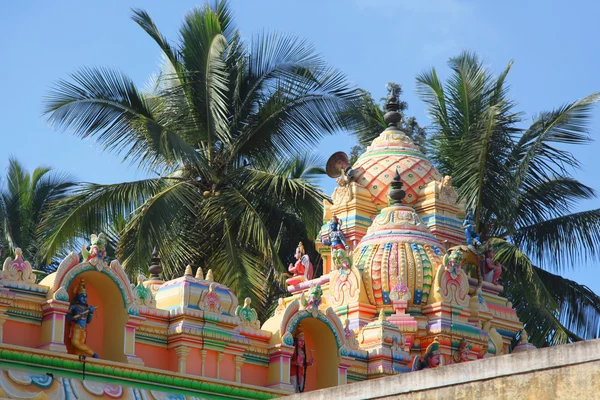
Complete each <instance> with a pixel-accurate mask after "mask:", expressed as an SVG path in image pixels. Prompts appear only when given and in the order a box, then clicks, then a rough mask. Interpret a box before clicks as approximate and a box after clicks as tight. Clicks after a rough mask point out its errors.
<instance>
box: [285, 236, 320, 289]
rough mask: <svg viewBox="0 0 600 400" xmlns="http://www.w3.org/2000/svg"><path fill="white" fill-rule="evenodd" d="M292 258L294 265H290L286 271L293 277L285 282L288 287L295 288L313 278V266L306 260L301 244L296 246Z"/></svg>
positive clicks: (306, 256) (306, 255)
mask: <svg viewBox="0 0 600 400" xmlns="http://www.w3.org/2000/svg"><path fill="white" fill-rule="evenodd" d="M294 257H295V258H296V263H295V264H290V266H289V268H288V271H289V272H291V273H292V274H294V276H292V277H291V278H289V279H287V280H286V281H285V282H286V283H287V284H288V285H289V286H295V285H297V284H299V283H301V282H304V281H309V280H311V279H312V278H313V265H312V263H311V262H310V259H309V258H308V254H306V253H305V252H304V245H303V244H302V242H300V243H299V244H298V247H297V248H296V253H295V255H294ZM288 276H289V275H288Z"/></svg>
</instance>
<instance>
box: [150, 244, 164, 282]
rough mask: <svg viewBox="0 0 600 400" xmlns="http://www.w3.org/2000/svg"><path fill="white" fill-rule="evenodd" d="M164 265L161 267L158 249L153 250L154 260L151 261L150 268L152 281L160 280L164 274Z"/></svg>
mask: <svg viewBox="0 0 600 400" xmlns="http://www.w3.org/2000/svg"><path fill="white" fill-rule="evenodd" d="M162 270H163V268H162V265H160V258H159V257H158V250H157V249H156V247H155V248H154V250H152V259H151V261H150V267H149V268H148V272H150V274H151V277H150V279H160V274H161V273H162Z"/></svg>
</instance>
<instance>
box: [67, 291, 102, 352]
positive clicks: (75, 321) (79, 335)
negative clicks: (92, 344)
mask: <svg viewBox="0 0 600 400" xmlns="http://www.w3.org/2000/svg"><path fill="white" fill-rule="evenodd" d="M96 308H97V307H94V306H90V305H88V303H87V290H86V287H85V281H84V280H83V279H82V280H80V281H79V286H78V287H77V291H76V292H75V299H74V301H73V304H71V307H69V312H68V313H67V320H69V321H71V322H72V324H71V333H70V335H69V337H70V338H71V344H72V345H73V347H75V349H76V354H77V355H82V356H92V357H94V358H98V354H96V352H94V350H92V349H90V348H89V347H88V345H87V344H85V341H86V338H87V328H88V325H89V324H90V323H91V322H92V318H93V316H94V311H95V309H96Z"/></svg>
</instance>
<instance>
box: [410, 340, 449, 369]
mask: <svg viewBox="0 0 600 400" xmlns="http://www.w3.org/2000/svg"><path fill="white" fill-rule="evenodd" d="M441 356H442V353H441V352H440V342H439V339H438V338H437V337H436V338H434V339H433V342H431V344H430V345H429V346H427V349H426V350H425V355H424V356H423V359H422V360H421V357H419V356H416V357H415V359H414V360H413V365H412V371H420V370H422V369H427V368H437V367H439V366H440V362H441Z"/></svg>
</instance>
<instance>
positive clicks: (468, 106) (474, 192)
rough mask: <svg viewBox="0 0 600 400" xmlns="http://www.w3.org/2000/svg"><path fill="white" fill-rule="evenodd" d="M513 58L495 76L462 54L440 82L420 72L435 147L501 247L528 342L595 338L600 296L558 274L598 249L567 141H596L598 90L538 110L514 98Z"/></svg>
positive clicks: (596, 220)
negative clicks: (590, 130)
mask: <svg viewBox="0 0 600 400" xmlns="http://www.w3.org/2000/svg"><path fill="white" fill-rule="evenodd" d="M511 65H512V62H511V63H509V64H508V66H507V67H506V69H505V70H504V71H503V72H502V73H501V74H500V75H499V76H498V77H496V78H495V77H493V76H492V75H491V74H490V72H489V71H488V70H487V69H486V68H485V66H484V65H483V63H482V61H481V60H480V59H479V58H478V57H477V56H476V55H475V54H472V53H469V52H464V53H462V54H460V55H459V56H458V57H456V58H452V59H450V61H449V66H450V69H451V71H452V72H451V74H450V77H449V78H448V79H447V81H446V82H445V83H442V82H441V81H440V79H439V77H438V74H437V71H436V70H435V69H431V70H429V71H426V72H424V73H422V74H420V75H419V76H418V77H417V84H418V90H419V92H420V95H421V98H422V99H423V100H424V101H425V102H426V103H427V105H428V107H429V114H430V116H431V117H432V118H433V121H434V127H433V128H434V134H433V137H432V141H431V144H432V145H431V148H430V153H431V154H432V155H433V159H434V160H435V163H436V164H437V166H438V168H439V169H440V171H441V172H442V173H444V174H449V175H452V176H453V182H454V184H455V185H456V186H457V188H458V190H459V195H460V197H461V198H462V199H464V200H465V201H466V204H467V206H468V207H472V208H473V209H474V210H475V223H476V229H477V231H478V232H479V233H480V234H481V236H482V237H483V238H484V239H489V240H490V243H491V244H492V245H493V246H494V247H495V250H496V260H498V261H500V262H501V263H502V264H503V265H504V267H505V272H504V273H503V283H504V286H505V293H506V295H507V296H508V298H509V299H510V300H511V301H512V303H513V306H514V307H515V308H516V310H517V312H518V315H519V318H520V319H521V321H522V322H524V324H525V327H526V329H527V331H528V333H530V338H531V339H532V341H533V342H534V343H535V344H537V345H538V346H540V345H555V344H560V343H565V342H568V341H574V340H580V339H589V338H595V337H598V328H599V325H600V297H599V296H597V295H596V294H595V293H593V292H592V291H591V290H590V289H589V288H587V287H586V286H585V285H580V284H577V283H576V282H573V281H571V280H568V279H565V278H563V277H561V276H560V275H556V274H555V273H561V272H563V271H564V270H565V268H567V267H571V266H572V265H574V264H576V263H577V262H580V261H588V260H590V259H596V260H597V259H598V256H599V255H600V252H599V251H600V210H599V209H596V210H589V211H583V212H575V209H576V205H577V202H578V201H579V200H582V199H591V198H594V197H595V196H596V193H595V191H594V190H593V189H592V188H591V187H589V186H586V185H584V184H583V183H581V182H579V181H577V180H576V179H574V178H573V176H572V175H571V172H570V171H572V170H573V169H575V168H578V167H579V166H580V165H579V163H578V161H577V159H576V158H575V157H574V156H573V154H572V153H571V152H569V151H568V150H566V145H572V144H585V143H588V142H589V141H590V138H589V136H588V134H587V127H588V124H589V121H590V116H591V111H592V107H593V106H594V104H595V103H596V102H597V101H598V100H599V99H600V93H594V94H591V95H589V96H587V97H584V98H582V99H580V100H578V101H575V102H573V103H569V104H565V105H563V106H561V107H559V108H557V109H555V110H553V111H550V112H544V113H541V114H539V115H538V116H536V117H535V118H534V120H533V123H532V124H531V125H530V126H529V127H525V128H522V127H521V126H520V122H521V118H522V114H520V113H518V112H516V111H515V103H514V102H513V101H511V100H510V98H509V97H508V87H507V85H506V77H507V74H508V72H509V71H510V68H511Z"/></svg>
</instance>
